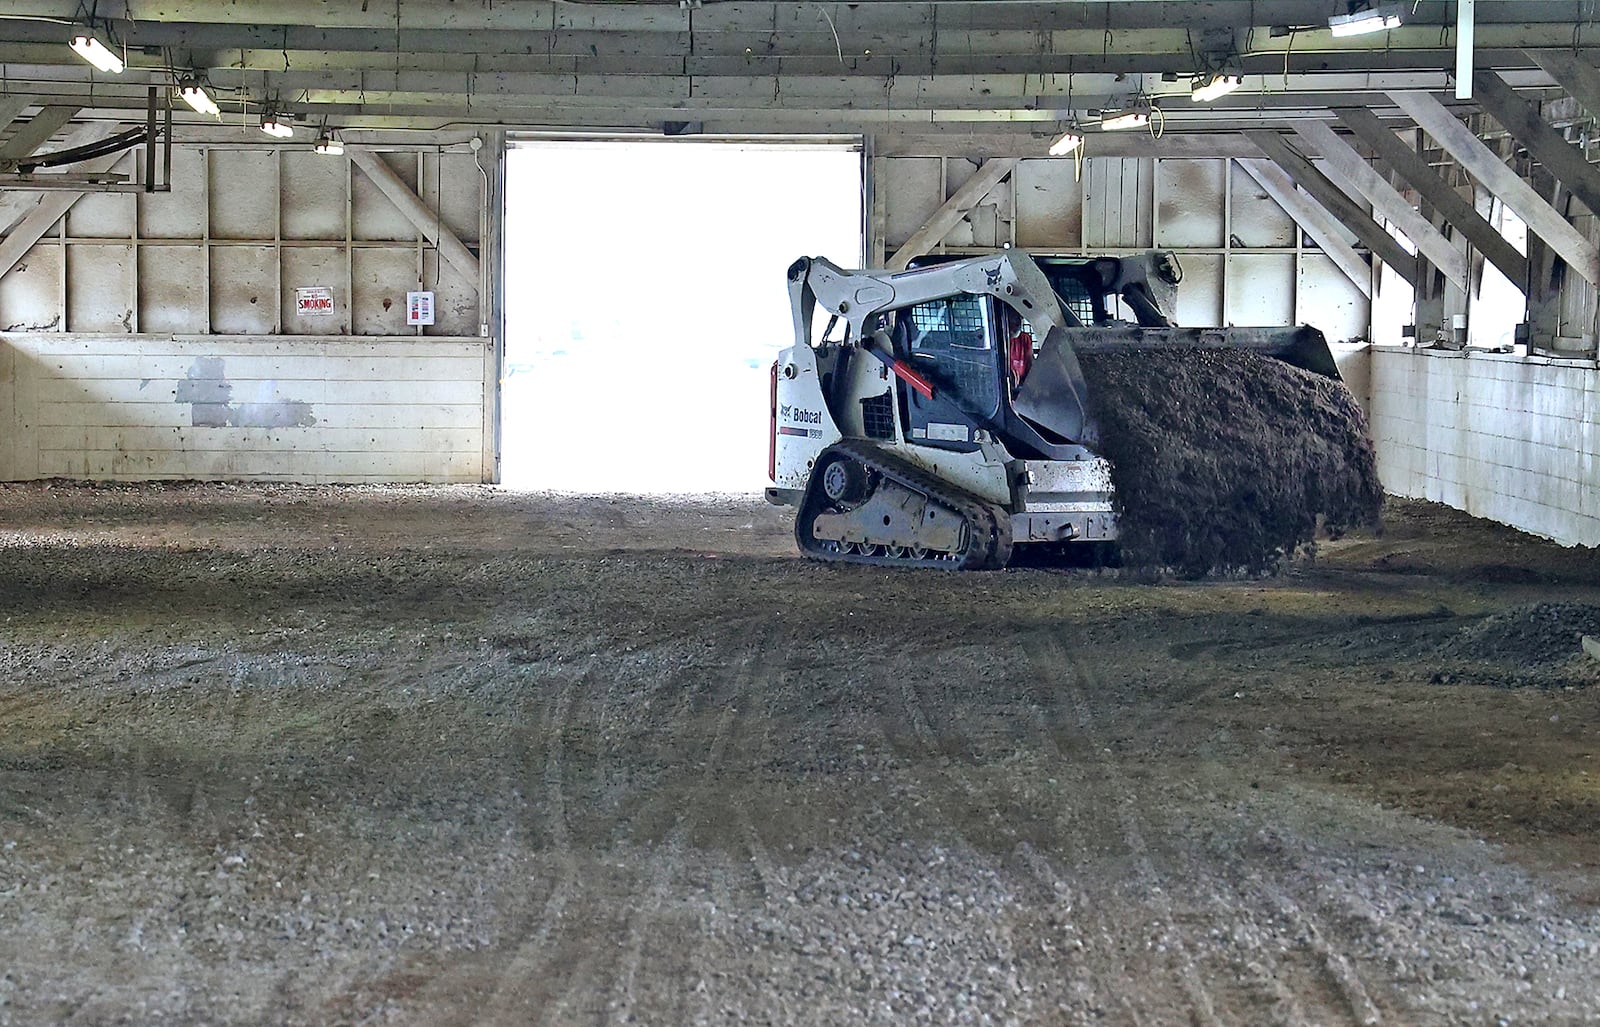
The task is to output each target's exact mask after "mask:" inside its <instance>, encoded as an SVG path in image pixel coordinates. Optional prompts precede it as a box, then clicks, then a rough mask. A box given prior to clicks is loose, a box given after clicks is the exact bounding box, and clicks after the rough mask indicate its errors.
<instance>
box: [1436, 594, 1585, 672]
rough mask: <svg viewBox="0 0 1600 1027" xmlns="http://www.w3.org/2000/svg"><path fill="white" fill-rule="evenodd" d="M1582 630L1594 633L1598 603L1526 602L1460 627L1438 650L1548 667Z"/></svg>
mask: <svg viewBox="0 0 1600 1027" xmlns="http://www.w3.org/2000/svg"><path fill="white" fill-rule="evenodd" d="M1584 635H1594V636H1596V637H1600V606H1590V605H1588V604H1586V603H1530V604H1528V605H1526V606H1517V607H1513V608H1512V609H1509V610H1506V611H1504V612H1502V613H1496V614H1491V615H1490V616H1488V617H1485V618H1484V619H1483V620H1481V621H1479V622H1478V623H1477V624H1474V625H1472V626H1471V627H1469V628H1463V629H1462V630H1461V632H1460V633H1458V634H1457V635H1455V636H1454V637H1452V638H1450V639H1447V640H1446V641H1445V643H1444V644H1443V645H1441V646H1440V647H1439V653H1440V655H1441V656H1445V657H1449V658H1452V659H1457V660H1482V661H1486V662H1490V663H1504V664H1510V665H1512V666H1516V667H1549V666H1553V665H1555V664H1559V663H1565V662H1567V661H1568V660H1570V659H1572V658H1573V657H1574V656H1577V655H1579V654H1580V652H1581V649H1580V644H1581V642H1582V639H1583V636H1584Z"/></svg>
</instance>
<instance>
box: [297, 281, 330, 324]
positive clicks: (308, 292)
mask: <svg viewBox="0 0 1600 1027" xmlns="http://www.w3.org/2000/svg"><path fill="white" fill-rule="evenodd" d="M294 312H295V313H296V314H298V315H299V316H300V317H331V316H332V315H333V313H334V309H333V290H332V289H330V288H328V287H327V286H325V285H307V286H302V287H301V288H298V289H296V290H295V291H294Z"/></svg>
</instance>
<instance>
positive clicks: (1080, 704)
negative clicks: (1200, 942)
mask: <svg viewBox="0 0 1600 1027" xmlns="http://www.w3.org/2000/svg"><path fill="white" fill-rule="evenodd" d="M1035 644H1037V645H1039V646H1040V649H1041V654H1042V656H1043V658H1044V659H1045V660H1047V661H1053V662H1056V663H1058V664H1059V665H1061V666H1062V667H1064V668H1067V669H1069V670H1070V674H1067V675H1064V676H1063V681H1064V684H1065V690H1066V691H1067V693H1068V700H1069V703H1070V705H1071V707H1072V712H1073V715H1074V717H1075V719H1076V721H1077V723H1078V726H1079V728H1080V730H1081V731H1082V732H1083V734H1084V737H1085V738H1086V740H1087V741H1088V743H1089V749H1090V751H1091V752H1092V753H1094V754H1095V759H1096V762H1097V763H1098V764H1099V765H1100V766H1101V768H1102V769H1103V771H1104V772H1105V778H1106V780H1107V781H1108V782H1109V783H1111V784H1112V786H1113V787H1114V788H1115V789H1116V790H1117V792H1118V793H1119V802H1118V806H1119V810H1120V813H1121V818H1122V821H1123V824H1124V831H1125V834H1127V835H1128V837H1129V839H1130V841H1136V842H1137V848H1136V850H1135V852H1136V860H1135V863H1136V865H1137V866H1138V868H1139V871H1140V875H1141V877H1144V878H1145V880H1146V882H1147V884H1148V882H1151V881H1154V880H1158V879H1159V878H1160V877H1161V875H1160V873H1159V872H1158V870H1157V868H1156V866H1155V861H1154V856H1153V853H1154V851H1155V850H1154V849H1153V848H1152V846H1151V845H1150V844H1149V843H1148V842H1147V841H1146V840H1145V839H1144V837H1143V833H1142V832H1140V831H1139V828H1138V824H1137V821H1136V820H1135V819H1134V817H1133V816H1132V814H1131V812H1130V811H1131V810H1133V809H1135V808H1143V807H1142V806H1141V805H1137V804H1136V801H1135V799H1136V797H1135V795H1134V792H1133V789H1132V787H1131V785H1130V784H1129V781H1128V777H1127V774H1126V771H1125V770H1124V769H1123V768H1122V765H1121V762H1120V761H1119V760H1118V758H1117V757H1116V756H1115V754H1114V753H1113V752H1112V750H1111V749H1110V747H1109V746H1106V745H1104V744H1102V742H1103V740H1102V739H1101V738H1099V737H1098V736H1097V728H1096V726H1095V718H1094V715H1093V713H1092V711H1091V710H1090V707H1089V703H1088V699H1087V695H1086V691H1085V689H1086V687H1089V688H1093V686H1094V684H1095V679H1094V676H1093V674H1092V673H1091V672H1090V671H1089V670H1088V668H1087V666H1086V665H1085V664H1084V663H1083V662H1082V661H1081V660H1080V659H1078V658H1076V657H1074V656H1073V655H1072V654H1071V652H1070V650H1069V648H1068V647H1067V646H1066V645H1065V644H1064V643H1063V642H1062V641H1061V639H1060V638H1059V637H1057V636H1056V635H1055V634H1054V633H1053V632H1041V633H1040V634H1039V635H1038V636H1037V641H1036V643H1035ZM1097 690H1098V689H1097ZM1182 787H1183V789H1184V790H1185V791H1186V792H1187V794H1188V795H1189V796H1190V801H1191V802H1192V803H1193V804H1195V805H1201V804H1204V803H1205V802H1206V801H1207V800H1206V799H1205V797H1204V796H1202V795H1201V794H1200V792H1199V790H1198V788H1196V787H1195V786H1194V785H1193V783H1192V782H1183V783H1182ZM1184 861H1185V862H1186V863H1187V864H1188V865H1187V866H1186V867H1185V869H1184V872H1183V873H1182V874H1180V875H1178V876H1179V877H1181V878H1183V879H1198V880H1199V881H1202V882H1204V883H1205V884H1206V885H1207V887H1206V888H1205V889H1204V891H1203V894H1204V895H1205V898H1206V900H1207V903H1208V904H1209V905H1213V906H1216V907H1219V908H1220V909H1221V910H1223V911H1224V913H1225V914H1227V915H1229V916H1230V917H1231V918H1233V919H1236V920H1237V919H1238V918H1239V915H1240V913H1241V912H1242V913H1243V914H1244V916H1243V920H1244V921H1245V923H1247V924H1248V927H1249V933H1250V934H1251V935H1252V936H1253V937H1254V938H1257V939H1259V938H1260V937H1262V936H1263V935H1265V936H1266V937H1267V938H1269V939H1270V938H1271V937H1272V936H1273V935H1274V934H1275V932H1274V931H1273V930H1272V929H1271V928H1270V927H1264V926H1263V924H1262V922H1261V921H1262V917H1260V916H1259V915H1258V914H1256V913H1255V912H1254V911H1256V910H1260V911H1261V912H1264V913H1266V914H1267V919H1268V920H1270V919H1271V917H1272V916H1276V917H1278V918H1280V919H1282V920H1284V921H1286V922H1288V923H1290V924H1292V925H1293V926H1294V927H1295V928H1296V930H1297V932H1298V934H1299V935H1300V936H1301V937H1303V938H1304V939H1306V947H1307V948H1308V949H1310V951H1311V952H1312V953H1313V954H1314V955H1315V956H1316V959H1317V962H1316V965H1315V966H1314V967H1313V968H1312V980H1311V981H1309V982H1307V983H1311V984H1315V985H1318V986H1319V987H1317V989H1316V990H1319V991H1324V992H1327V994H1325V995H1324V996H1323V1001H1322V1002H1321V1003H1320V1004H1321V1005H1322V1006H1323V1008H1322V1009H1319V1010H1315V1011H1313V1012H1311V1013H1308V1012H1307V1010H1306V1009H1305V1008H1304V1006H1303V1004H1302V1002H1301V1001H1300V999H1301V998H1309V997H1311V996H1310V995H1309V994H1307V993H1306V991H1305V990H1304V989H1300V990H1299V993H1298V994H1297V993H1296V991H1295V990H1291V989H1290V988H1289V987H1288V986H1287V985H1286V984H1285V982H1284V977H1285V974H1284V972H1283V970H1284V968H1283V967H1282V966H1281V965H1280V964H1279V963H1278V962H1277V960H1276V959H1274V958H1273V957H1272V956H1271V953H1270V951H1269V950H1268V946H1266V945H1261V946H1258V947H1257V949H1256V951H1257V953H1258V954H1260V955H1262V956H1265V957H1266V960H1267V964H1268V965H1266V966H1262V965H1260V964H1261V960H1260V959H1257V960H1255V961H1253V963H1252V962H1246V963H1245V964H1244V965H1243V966H1242V967H1241V969H1243V970H1244V972H1245V975H1246V976H1247V977H1249V978H1250V979H1252V980H1253V981H1254V982H1255V984H1256V986H1257V987H1258V988H1261V989H1263V990H1264V991H1265V992H1266V993H1267V995H1268V996H1270V997H1271V999H1272V1003H1273V1008H1274V1011H1275V1013H1276V1014H1277V1016H1278V1018H1279V1021H1280V1022H1283V1023H1287V1024H1307V1023H1321V1022H1324V1021H1323V1019H1322V1015H1321V1014H1323V1013H1327V1014H1331V1015H1334V1016H1337V1017H1339V1018H1341V1019H1345V1020H1346V1021H1347V1022H1354V1023H1358V1024H1362V1025H1375V1024H1378V1023H1381V1022H1382V1017H1381V1014H1380V1013H1379V1011H1378V1009H1377V1006H1376V1005H1375V1003H1373V1001H1372V999H1371V997H1370V996H1369V994H1368V993H1367V990H1366V988H1365V985H1364V984H1363V983H1362V981H1361V979H1360V977H1359V975H1358V974H1357V973H1356V971H1355V969H1354V966H1353V965H1352V964H1351V962H1350V960H1349V959H1348V957H1346V956H1345V955H1344V954H1343V953H1342V952H1339V951H1338V950H1337V949H1336V948H1334V947H1333V946H1332V945H1330V944H1329V943H1328V942H1327V941H1326V940H1325V938H1324V936H1323V933H1322V931H1321V930H1320V928H1319V927H1318V925H1317V924H1316V923H1315V921H1314V919H1313V918H1312V917H1311V915H1310V914H1308V913H1307V912H1306V911H1305V910H1303V909H1302V908H1301V907H1300V906H1299V904H1298V903H1297V902H1295V900H1294V899H1293V897H1292V896H1290V895H1289V894H1288V893H1287V892H1285V891H1284V890H1283V889H1282V888H1280V887H1278V886H1277V885H1276V884H1275V883H1273V882H1271V881H1268V880H1267V879H1266V878H1264V877H1263V876H1262V875H1261V874H1260V873H1259V872H1257V871H1255V870H1252V869H1248V868H1246V869H1244V871H1243V873H1242V877H1243V880H1244V882H1245V884H1246V885H1247V887H1245V888H1241V887H1239V886H1238V885H1235V884H1231V883H1229V882H1227V881H1226V880H1224V879H1222V878H1220V877H1218V876H1217V875H1216V874H1215V873H1214V872H1213V871H1211V870H1210V869H1209V868H1208V867H1207V866H1205V865H1203V862H1202V861H1201V860H1199V859H1196V858H1194V857H1193V856H1188V857H1186V858H1185V859H1184ZM1169 876H1171V875H1169ZM1146 890H1147V892H1148V893H1149V894H1153V895H1160V896H1161V902H1160V903H1159V912H1160V913H1161V914H1162V916H1163V918H1164V920H1165V921H1166V927H1167V930H1165V931H1163V934H1169V935H1171V936H1172V937H1174V938H1179V937H1180V936H1179V935H1178V933H1177V931H1176V926H1177V925H1176V923H1175V920H1174V917H1173V911H1172V905H1171V902H1170V900H1169V899H1168V898H1167V897H1166V892H1165V890H1163V889H1160V888H1147V889H1146ZM1227 892H1233V893H1234V894H1235V895H1236V896H1237V897H1238V898H1239V899H1241V900H1243V901H1241V902H1237V903H1230V902H1228V901H1227V899H1226V897H1225V895H1226V893H1227Z"/></svg>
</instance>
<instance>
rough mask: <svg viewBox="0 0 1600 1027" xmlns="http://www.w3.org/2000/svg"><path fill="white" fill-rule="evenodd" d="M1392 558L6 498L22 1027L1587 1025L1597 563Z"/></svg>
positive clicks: (397, 503)
mask: <svg viewBox="0 0 1600 1027" xmlns="http://www.w3.org/2000/svg"><path fill="white" fill-rule="evenodd" d="M1389 517H1390V525H1389V528H1388V531H1387V533H1386V534H1385V535H1384V536H1383V537H1382V538H1371V537H1368V538H1353V539H1347V540H1344V541H1341V542H1339V543H1336V544H1332V545H1330V546H1327V547H1325V549H1324V552H1323V554H1322V556H1321V557H1320V558H1319V561H1318V563H1317V564H1316V565H1315V566H1312V567H1302V568H1300V569H1298V570H1296V571H1294V572H1292V573H1290V574H1287V575H1285V576H1283V577H1279V578H1274V579H1270V580H1259V581H1228V582H1199V583H1170V582H1169V583H1157V584H1150V583H1136V582H1131V581H1125V580H1118V579H1116V578H1113V577H1101V576H1097V575H1095V574H1091V573H1087V572H1064V571H1059V570H1050V569H1039V568H1034V569H1026V570H1021V569H1018V570H1012V571H1008V572H1003V573H993V574H969V575H951V574H946V573H942V572H911V571H901V572H886V571H882V570H875V569H867V568H853V567H825V566H818V565H813V564H809V563H806V562H804V561H801V560H798V559H796V558H794V557H793V556H792V555H791V552H790V550H791V545H792V543H791V540H790V538H789V536H788V524H787V521H786V520H785V519H784V516H783V514H782V513H781V512H780V511H776V510H771V509H768V508H766V507H764V506H762V505H760V504H759V503H758V502H754V501H751V500H749V499H747V498H742V497H701V498H686V499H682V500H656V501H646V500H599V499H585V498H582V497H561V496H551V495H518V494H510V493H503V492H496V491H493V490H488V489H370V488H363V489H328V488H316V489H313V488H272V489H257V488H228V487H220V486H190V487H176V488H152V487H104V488H85V487H76V486H59V485H58V486H54V487H45V486H5V487H0V642H3V648H0V925H3V926H0V1023H3V1024H13V1023H14V1024H36V1023H37V1024H47V1023H48V1024H55V1023H66V1024H106V1023H138V1024H146V1023H163V1024H166V1023H174V1024H187V1023H195V1024H199V1023H206V1024H221V1023H238V1024H257V1023H304V1024H324V1023H417V1024H529V1023H542V1024H584V1023H630V1022H636V1023H652V1024H678V1023H685V1024H688V1023H706V1024H725V1023H808V1024H809V1023H815V1024H835V1023H850V1024H858V1023H868V1024H905V1023H929V1024H946V1023H975V1024H983V1023H996V1024H1003V1023H1018V1024H1061V1023H1068V1024H1076V1023H1086V1024H1102V1023H1103V1024H1144V1025H1153V1024H1171V1023H1191V1024H1218V1025H1234V1024H1254V1023H1286V1024H1346V1023H1360V1024H1375V1023H1395V1024H1502V1023H1506V1024H1534V1023H1545V1024H1569V1023H1581V1022H1595V1021H1597V1020H1600V1012H1597V1011H1600V911H1597V900H1600V872H1597V867H1600V777H1597V776H1596V775H1600V767H1596V766H1595V762H1594V754H1595V751H1596V741H1597V729H1600V689H1595V688H1591V687H1588V681H1587V679H1584V678H1582V677H1581V675H1580V676H1577V677H1569V678H1565V679H1562V680H1561V681H1560V682H1557V683H1555V684H1552V683H1551V681H1550V680H1549V679H1548V678H1540V679H1539V680H1538V681H1537V682H1531V683H1534V684H1537V685H1538V687H1516V686H1517V685H1518V684H1522V683H1530V682H1527V681H1525V680H1524V675H1525V671H1526V665H1527V662H1528V658H1527V655H1526V653H1525V652H1524V651H1523V647H1522V641H1519V640H1523V641H1525V640H1526V639H1529V638H1536V640H1537V641H1538V644H1539V645H1541V646H1547V647H1550V646H1553V647H1556V648H1559V646H1560V644H1561V641H1560V639H1559V638H1556V637H1554V634H1556V633H1559V631H1557V630H1556V629H1551V631H1545V630H1544V625H1546V624H1547V622H1549V621H1550V618H1551V617H1554V618H1555V619H1556V620H1557V621H1559V622H1560V626H1559V630H1560V631H1564V630H1566V629H1565V627H1564V625H1565V624H1566V621H1567V620H1573V621H1574V622H1576V620H1577V619H1581V617H1582V616H1587V612H1586V611H1592V610H1593V609H1594V608H1596V607H1597V605H1600V590H1597V589H1596V588H1594V587H1593V586H1591V585H1589V584H1587V583H1586V582H1590V581H1594V580H1596V579H1595V577H1594V576H1593V575H1592V574H1590V573H1589V564H1586V563H1585V562H1584V561H1586V560H1593V559H1594V554H1574V553H1571V552H1568V551H1561V550H1559V549H1557V548H1556V547H1553V546H1548V545H1546V544H1544V543H1539V542H1537V541H1535V540H1530V539H1528V538H1527V537H1525V536H1515V535H1514V534H1512V533H1509V532H1506V531H1505V530H1504V529H1501V528H1497V527H1495V526H1491V525H1483V524H1481V523H1479V522H1473V521H1470V520H1469V519H1467V518H1464V517H1461V516H1459V515H1456V514H1453V513H1450V512H1448V511H1442V510H1440V509H1439V508H1435V507H1426V506H1421V505H1417V504H1404V503H1398V504H1394V505H1392V507H1391V510H1390V513H1389ZM1538 604H1555V605H1553V606H1550V607H1548V608H1540V607H1539V606H1538ZM1541 610H1542V612H1541ZM1530 611H1532V612H1530ZM1551 611H1554V613H1551ZM1496 615H1498V616H1496ZM1545 615H1549V616H1545ZM1486 618H1489V619H1486ZM1518 618H1522V619H1521V620H1519V619H1518ZM1541 618H1543V619H1541ZM1519 625H1523V627H1519ZM1547 636H1548V637H1547ZM1497 639H1498V640H1502V641H1497ZM1452 647H1454V648H1452ZM1463 647H1465V648H1463ZM1468 649H1470V652H1467V650H1468ZM1543 651H1544V650H1541V652H1543ZM1450 652H1455V653H1457V654H1458V655H1462V654H1464V655H1462V659H1465V658H1466V657H1467V656H1470V666H1471V667H1472V668H1473V670H1472V673H1471V675H1468V676H1467V677H1463V678H1460V679H1453V680H1442V679H1441V676H1440V668H1441V666H1443V664H1441V663H1440V662H1439V661H1440V660H1442V659H1443V658H1444V657H1443V656H1441V653H1450ZM1556 655H1557V656H1559V655H1560V654H1559V653H1556ZM1550 663H1552V661H1548V660H1546V661H1544V662H1543V663H1541V666H1545V665H1548V664H1550ZM1466 665H1467V664H1459V666H1466ZM1451 666H1453V667H1455V666H1458V664H1451ZM1572 666H1573V667H1580V666H1581V665H1580V664H1573V665H1572ZM1456 673H1462V672H1461V671H1459V670H1457V671H1456ZM1577 673H1578V672H1577V671H1574V674H1577Z"/></svg>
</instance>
